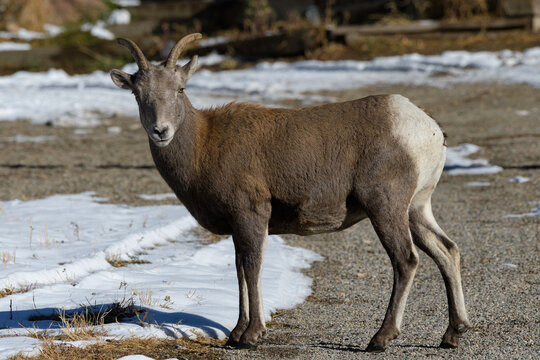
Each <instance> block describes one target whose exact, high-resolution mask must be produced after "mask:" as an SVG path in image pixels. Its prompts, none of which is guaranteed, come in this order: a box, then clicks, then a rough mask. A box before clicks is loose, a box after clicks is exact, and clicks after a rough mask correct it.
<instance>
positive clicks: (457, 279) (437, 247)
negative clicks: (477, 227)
mask: <svg viewBox="0 0 540 360" xmlns="http://www.w3.org/2000/svg"><path fill="white" fill-rule="evenodd" d="M409 217H410V227H411V232H412V235H413V241H414V243H415V244H416V245H417V246H418V247H419V248H420V249H422V251H424V252H425V253H426V254H428V255H429V256H430V257H431V258H432V259H433V260H434V261H435V263H436V264H437V267H438V268H439V270H440V272H441V275H442V277H443V279H444V284H445V287H446V294H447V297H448V312H449V317H450V322H449V325H448V329H447V330H446V332H445V334H444V336H443V339H442V342H441V345H440V346H441V347H442V348H455V347H457V346H458V343H459V337H460V335H461V334H463V333H464V332H465V331H467V330H468V329H469V327H470V323H469V320H468V318H467V311H466V309H465V301H464V298H463V289H462V286H461V272H460V264H459V262H460V260H459V259H460V256H459V248H458V246H457V245H456V243H454V242H453V241H452V240H451V239H450V238H449V237H448V236H447V235H446V234H445V233H444V231H443V230H442V229H441V228H440V227H439V225H438V224H437V221H435V218H434V217H433V213H432V211H431V199H430V194H429V195H428V196H425V197H423V196H422V194H420V195H419V196H418V199H416V198H415V199H414V200H413V203H412V204H411V208H410V210H409Z"/></svg>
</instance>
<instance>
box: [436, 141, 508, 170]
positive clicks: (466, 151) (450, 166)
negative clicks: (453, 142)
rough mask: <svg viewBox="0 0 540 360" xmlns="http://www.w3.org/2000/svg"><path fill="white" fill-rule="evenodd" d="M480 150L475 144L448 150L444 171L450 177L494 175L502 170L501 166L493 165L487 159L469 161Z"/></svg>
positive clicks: (462, 145)
mask: <svg viewBox="0 0 540 360" xmlns="http://www.w3.org/2000/svg"><path fill="white" fill-rule="evenodd" d="M478 150H480V147H479V146H477V145H474V144H461V145H458V146H453V147H449V148H447V150H446V162H445V164H444V170H445V171H446V172H448V173H449V174H450V175H481V174H494V173H497V172H499V171H501V170H502V168H501V167H500V166H497V165H491V164H490V163H489V162H488V161H487V160H486V159H469V158H468V156H469V155H472V154H474V153H475V152H477V151H478Z"/></svg>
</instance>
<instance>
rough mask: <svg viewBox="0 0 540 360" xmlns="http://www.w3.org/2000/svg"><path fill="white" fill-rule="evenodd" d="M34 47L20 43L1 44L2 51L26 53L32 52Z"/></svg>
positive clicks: (0, 49)
mask: <svg viewBox="0 0 540 360" xmlns="http://www.w3.org/2000/svg"><path fill="white" fill-rule="evenodd" d="M31 48H32V47H31V46H30V44H27V43H19V42H11V41H8V42H0V51H26V50H30V49H31Z"/></svg>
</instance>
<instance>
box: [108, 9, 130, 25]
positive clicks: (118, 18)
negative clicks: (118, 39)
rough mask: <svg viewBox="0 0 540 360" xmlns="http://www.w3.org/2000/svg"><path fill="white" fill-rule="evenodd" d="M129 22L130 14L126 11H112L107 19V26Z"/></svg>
mask: <svg viewBox="0 0 540 360" xmlns="http://www.w3.org/2000/svg"><path fill="white" fill-rule="evenodd" d="M130 22H131V14H130V13H129V11H128V10H126V9H117V10H113V11H112V12H111V14H110V15H109V18H108V19H107V24H111V25H113V24H116V25H125V24H129V23H130Z"/></svg>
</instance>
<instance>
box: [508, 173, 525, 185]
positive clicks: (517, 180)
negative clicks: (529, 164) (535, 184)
mask: <svg viewBox="0 0 540 360" xmlns="http://www.w3.org/2000/svg"><path fill="white" fill-rule="evenodd" d="M530 180H531V178H528V177H525V176H521V175H517V176H514V177H513V178H511V179H509V180H508V181H509V182H513V183H518V184H523V183H526V182H528V181H530Z"/></svg>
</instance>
